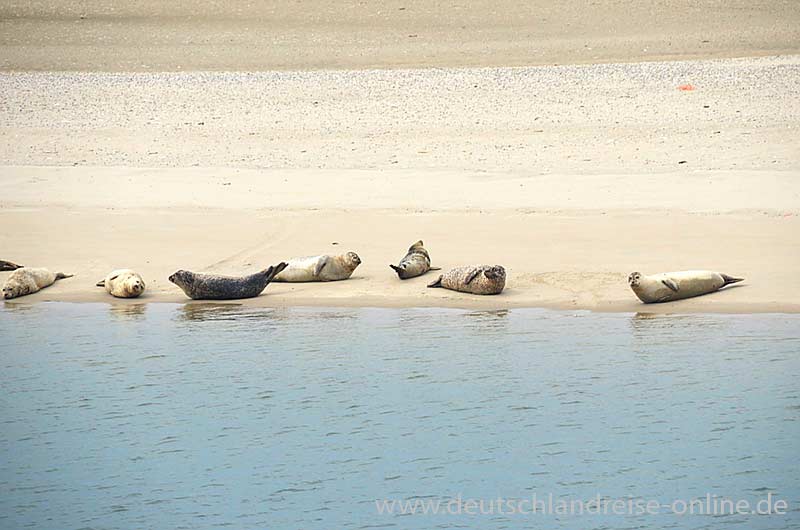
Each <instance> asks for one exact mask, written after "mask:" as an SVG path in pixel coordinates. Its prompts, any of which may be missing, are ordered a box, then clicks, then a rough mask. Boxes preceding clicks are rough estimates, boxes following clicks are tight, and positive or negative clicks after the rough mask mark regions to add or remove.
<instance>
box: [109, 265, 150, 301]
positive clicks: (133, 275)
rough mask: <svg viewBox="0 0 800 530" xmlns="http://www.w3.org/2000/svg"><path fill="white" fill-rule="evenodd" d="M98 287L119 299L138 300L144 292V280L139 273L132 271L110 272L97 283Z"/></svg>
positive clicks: (118, 270)
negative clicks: (103, 288)
mask: <svg viewBox="0 0 800 530" xmlns="http://www.w3.org/2000/svg"><path fill="white" fill-rule="evenodd" d="M97 286H98V287H105V288H106V292H107V293H108V294H110V295H111V296H116V297H117V298H136V297H137V296H139V295H140V294H142V293H143V292H144V288H145V285H144V280H143V279H142V277H141V276H140V275H139V273H138V272H134V271H132V270H130V269H117V270H115V271H111V272H109V273H108V274H107V275H106V277H105V278H104V279H102V280H100V281H99V282H97Z"/></svg>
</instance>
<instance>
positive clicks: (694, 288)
mask: <svg viewBox="0 0 800 530" xmlns="http://www.w3.org/2000/svg"><path fill="white" fill-rule="evenodd" d="M742 280H744V278H734V277H732V276H728V275H727V274H721V273H719V272H714V271H680V272H665V273H662V274H653V275H651V276H643V275H642V274H641V273H640V272H632V273H631V274H630V275H629V276H628V285H630V286H631V289H633V292H634V293H636V296H638V297H639V300H641V301H642V302H644V303H645V304H652V303H656V302H671V301H672V300H681V299H683V298H691V297H693V296H700V295H701V294H708V293H713V292H714V291H718V290H720V289H722V288H723V287H725V286H726V285H730V284H732V283H737V282H740V281H742Z"/></svg>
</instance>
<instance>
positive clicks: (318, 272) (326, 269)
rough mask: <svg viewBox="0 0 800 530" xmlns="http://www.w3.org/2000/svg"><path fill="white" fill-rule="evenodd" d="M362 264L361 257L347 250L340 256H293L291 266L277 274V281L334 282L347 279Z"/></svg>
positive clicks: (290, 261)
mask: <svg viewBox="0 0 800 530" xmlns="http://www.w3.org/2000/svg"><path fill="white" fill-rule="evenodd" d="M360 264H361V258H359V257H358V254H356V253H355V252H347V253H345V254H340V255H339V256H329V255H327V254H323V255H321V256H308V257H305V258H292V259H290V260H289V266H288V267H286V269H284V271H283V272H281V273H280V274H278V275H277V276H275V281H276V282H333V281H336V280H346V279H347V278H349V277H350V276H351V275H352V274H353V271H354V270H356V267H358V266H359V265H360Z"/></svg>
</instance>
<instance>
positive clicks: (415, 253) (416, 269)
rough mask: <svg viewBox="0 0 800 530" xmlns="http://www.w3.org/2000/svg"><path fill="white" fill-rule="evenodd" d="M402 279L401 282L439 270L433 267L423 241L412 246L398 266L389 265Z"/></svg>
mask: <svg viewBox="0 0 800 530" xmlns="http://www.w3.org/2000/svg"><path fill="white" fill-rule="evenodd" d="M389 266H390V267H391V268H392V269H393V270H394V271H395V272H396V273H397V276H399V277H400V279H401V280H407V279H409V278H416V277H417V276H422V275H423V274H425V273H426V272H428V271H432V270H433V271H435V270H439V268H438V267H431V256H430V254H428V251H427V250H425V247H424V246H423V243H422V240H420V241H417V242H416V243H414V244H413V245H411V246H410V247H409V249H408V252H406V255H405V256H404V257H403V259H401V260H400V263H398V264H397V265H389Z"/></svg>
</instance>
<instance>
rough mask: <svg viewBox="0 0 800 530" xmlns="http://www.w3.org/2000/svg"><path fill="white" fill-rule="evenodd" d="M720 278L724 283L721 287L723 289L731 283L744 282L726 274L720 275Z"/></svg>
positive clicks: (742, 279)
mask: <svg viewBox="0 0 800 530" xmlns="http://www.w3.org/2000/svg"><path fill="white" fill-rule="evenodd" d="M720 276H722V279H723V280H725V283H723V284H722V286H723V287H725V286H726V285H730V284H732V283H739V282H743V281H744V278H734V277H733V276H728V275H727V274H720Z"/></svg>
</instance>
